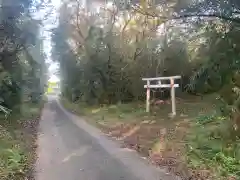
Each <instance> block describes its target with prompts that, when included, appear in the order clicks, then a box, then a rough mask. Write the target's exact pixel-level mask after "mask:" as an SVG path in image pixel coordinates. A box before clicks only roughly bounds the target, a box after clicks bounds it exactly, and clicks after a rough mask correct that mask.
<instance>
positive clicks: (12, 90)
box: [0, 0, 46, 113]
mask: <svg viewBox="0 0 240 180" xmlns="http://www.w3.org/2000/svg"><path fill="white" fill-rule="evenodd" d="M39 6H40V4H39ZM34 11H37V9H36V4H35V3H34V2H33V1H31V0H20V1H19V0H15V1H14V0H11V1H9V0H6V1H5V0H3V1H1V9H0V14H1V15H0V16H1V19H0V25H1V29H0V37H1V40H0V42H1V44H0V69H1V72H0V73H1V75H0V77H1V78H0V82H1V83H0V92H1V93H0V94H1V95H0V102H1V104H0V105H1V106H0V107H1V111H3V112H5V113H8V111H9V110H13V109H14V108H19V107H20V106H19V105H21V104H22V103H23V102H24V101H28V100H29V98H30V99H31V101H33V102H35V101H36V102H37V101H38V100H39V99H40V98H39V97H40V96H41V94H43V91H44V89H43V82H44V76H43V74H44V73H45V72H46V68H45V64H44V53H43V49H42V39H41V37H40V21H39V20H36V19H33V17H32V16H33V13H34Z"/></svg>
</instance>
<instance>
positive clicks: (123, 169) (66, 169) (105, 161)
mask: <svg viewBox="0 0 240 180" xmlns="http://www.w3.org/2000/svg"><path fill="white" fill-rule="evenodd" d="M37 154H38V160H37V163H36V180H175V179H176V178H173V177H172V176H170V175H167V174H165V173H164V171H162V170H160V169H158V168H155V167H154V166H152V165H149V164H148V163H147V162H146V161H145V160H144V159H143V158H141V157H140V156H138V155H137V154H136V153H135V152H133V151H128V150H126V149H122V148H120V146H119V145H118V144H117V143H115V142H113V141H112V140H110V139H109V138H108V137H106V136H104V135H103V134H102V133H101V132H100V131H99V130H98V129H96V128H94V127H92V126H91V125H89V124H87V123H86V122H85V121H84V120H82V119H81V118H79V117H77V116H75V115H73V114H70V113H69V112H67V111H66V110H65V109H64V108H63V107H62V106H61V105H60V104H59V103H58V101H57V99H56V98H54V97H52V98H51V97H50V98H49V102H48V103H46V105H45V107H44V110H43V112H42V117H41V122H40V125H39V136H38V150H37Z"/></svg>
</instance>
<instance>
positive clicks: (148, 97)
mask: <svg viewBox="0 0 240 180" xmlns="http://www.w3.org/2000/svg"><path fill="white" fill-rule="evenodd" d="M175 79H181V76H170V77H156V78H143V79H142V80H143V81H147V85H144V88H146V89H147V94H146V95H147V99H146V112H149V111H150V89H156V88H171V100H172V115H173V116H175V115H176V97H175V88H178V87H179V84H175V83H174V81H175ZM163 80H170V84H162V82H161V81H163ZM151 81H158V84H152V85H151Z"/></svg>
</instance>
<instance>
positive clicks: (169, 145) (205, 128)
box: [62, 96, 240, 180]
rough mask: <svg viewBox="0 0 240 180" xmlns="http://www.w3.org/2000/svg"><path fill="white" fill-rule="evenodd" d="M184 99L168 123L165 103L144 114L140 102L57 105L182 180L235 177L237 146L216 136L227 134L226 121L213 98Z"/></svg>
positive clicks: (67, 103) (237, 143)
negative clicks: (81, 117) (75, 114)
mask: <svg viewBox="0 0 240 180" xmlns="http://www.w3.org/2000/svg"><path fill="white" fill-rule="evenodd" d="M186 99H187V100H186ZM186 99H185V100H183V99H180V100H179V101H178V103H177V116H176V117H175V118H173V119H172V118H169V117H168V115H169V113H170V112H171V105H166V104H165V105H160V106H155V107H152V109H151V113H145V103H142V102H139V103H131V104H117V105H111V106H101V107H100V106H95V107H89V106H86V105H84V104H82V103H76V104H74V103H70V102H68V101H67V100H65V99H63V100H62V103H63V105H64V106H65V107H66V108H67V109H69V110H71V111H72V112H74V113H77V114H79V115H81V116H85V119H86V120H87V121H88V122H89V123H92V124H94V125H95V126H97V127H98V128H100V129H101V130H102V131H103V132H105V133H106V134H107V135H109V136H112V137H115V138H116V139H117V140H121V142H123V143H124V146H125V147H128V148H131V149H135V150H136V151H138V152H139V153H140V154H142V155H143V156H145V157H148V158H149V159H150V160H151V161H152V162H153V163H155V164H156V165H158V166H161V167H166V168H167V169H168V170H169V171H171V172H173V173H175V174H177V175H180V176H182V177H184V178H186V179H190V178H192V179H213V180H214V179H216V180H220V179H227V178H229V177H232V178H233V179H237V178H239V177H240V173H239V169H240V166H239V163H240V162H239V160H240V152H239V151H240V150H239V149H240V148H239V147H240V144H239V142H238V141H237V142H228V140H227V139H223V138H222V137H221V136H220V135H221V134H226V132H228V130H227V129H226V128H227V127H228V126H227V124H228V123H229V120H227V119H226V118H224V117H221V116H219V113H218V112H217V111H216V104H217V101H215V98H214V97H212V96H209V97H208V96H206V97H204V98H203V99H199V98H197V99H196V97H190V98H186Z"/></svg>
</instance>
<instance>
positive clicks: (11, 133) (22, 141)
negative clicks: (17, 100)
mask: <svg viewBox="0 0 240 180" xmlns="http://www.w3.org/2000/svg"><path fill="white" fill-rule="evenodd" d="M41 106H42V105H39V104H38V105H33V104H27V103H25V104H23V105H22V106H21V112H19V113H17V112H15V111H13V112H12V114H11V115H10V116H9V117H8V118H7V119H6V118H5V117H4V116H1V117H0V179H1V180H9V179H11V180H25V179H28V178H32V168H33V164H34V161H35V154H34V150H35V140H36V128H37V124H38V118H39V115H40V112H41Z"/></svg>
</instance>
